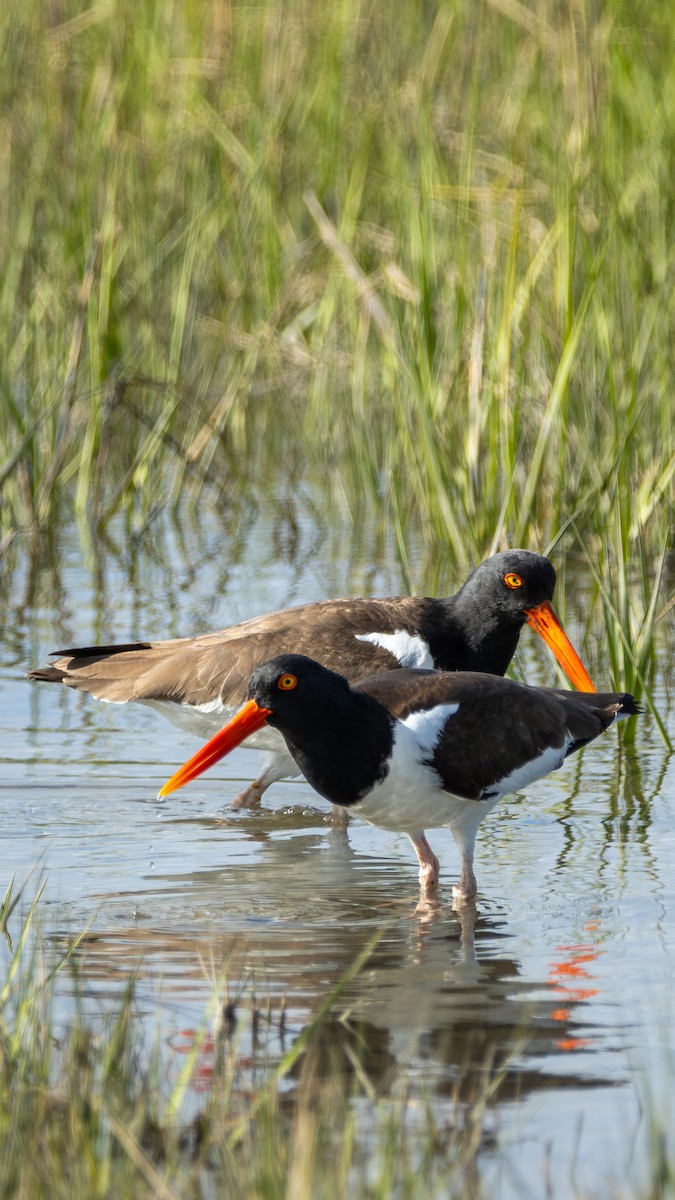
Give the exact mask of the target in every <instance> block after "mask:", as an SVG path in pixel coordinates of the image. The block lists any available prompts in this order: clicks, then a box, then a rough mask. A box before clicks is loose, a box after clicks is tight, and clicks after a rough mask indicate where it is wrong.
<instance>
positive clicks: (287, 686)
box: [277, 675, 298, 692]
mask: <svg viewBox="0 0 675 1200" xmlns="http://www.w3.org/2000/svg"><path fill="white" fill-rule="evenodd" d="M297 683H298V681H297V679H296V677H295V675H280V676H279V678H278V679H277V687H278V688H280V689H281V691H282V692H290V690H291V688H294V687H297Z"/></svg>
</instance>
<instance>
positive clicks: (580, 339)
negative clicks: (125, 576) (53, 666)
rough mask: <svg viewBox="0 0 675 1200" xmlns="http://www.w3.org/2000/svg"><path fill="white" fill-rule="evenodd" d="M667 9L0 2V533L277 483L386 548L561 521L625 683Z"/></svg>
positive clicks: (663, 411) (669, 184) (657, 408)
mask: <svg viewBox="0 0 675 1200" xmlns="http://www.w3.org/2000/svg"><path fill="white" fill-rule="evenodd" d="M673 39H674V34H673V25H672V21H671V19H670V13H669V12H668V10H667V7H664V6H663V5H662V4H661V3H659V2H658V0H643V2H642V3H640V4H639V5H638V6H637V7H636V6H635V4H628V3H627V0H609V2H608V3H605V4H603V5H597V4H593V3H590V0H588V2H583V0H582V2H581V3H569V4H567V3H565V4H562V5H560V4H554V3H553V0H537V2H536V3H534V4H532V5H530V6H525V5H522V4H516V3H510V2H509V3H505V2H502V0H486V2H481V3H473V0H471V2H470V0H449V2H448V3H440V0H436V2H434V3H431V4H428V5H425V6H422V7H420V6H419V4H417V3H414V2H413V0H403V2H402V3H401V4H399V5H397V12H396V20H395V21H393V20H392V19H391V13H390V11H389V9H388V8H387V6H383V5H381V4H378V3H376V2H375V0H338V2H337V3H336V4H332V5H319V4H317V3H316V2H311V0H263V2H262V3H260V4H257V5H254V6H250V5H238V4H234V5H233V4H229V3H226V2H225V0H188V2H187V3H184V4H180V5H178V4H176V3H172V2H169V3H164V2H161V3H160V0H134V2H133V3H131V2H130V0H101V3H92V4H90V5H87V4H86V3H83V0H55V2H54V3H52V4H49V5H45V4H44V3H42V2H41V0H7V3H6V5H5V6H4V7H3V13H2V16H1V17H0V113H1V114H2V116H1V118H0V119H1V122H2V128H1V131H0V132H1V137H0V143H1V145H2V150H1V151H0V343H1V344H2V345H3V347H4V350H3V354H2V356H0V396H1V403H0V489H1V491H0V497H1V499H0V539H3V540H2V543H0V544H2V545H7V544H8V542H9V541H10V540H11V539H12V538H13V537H15V536H16V535H17V533H21V534H22V533H25V532H27V531H31V530H36V529H45V528H49V527H51V526H53V525H54V524H55V523H58V522H60V521H64V520H71V519H72V517H73V516H75V517H76V518H77V520H78V521H79V522H80V524H81V526H82V528H83V530H85V529H86V530H87V531H88V532H87V536H91V535H92V534H93V535H96V533H97V531H98V532H100V531H102V530H105V528H106V526H107V525H108V523H109V522H110V520H111V518H112V517H113V516H114V515H115V514H117V513H118V512H120V511H122V512H123V513H124V514H125V515H126V518H127V520H128V522H129V526H130V529H132V530H136V531H138V530H139V529H140V530H142V529H143V528H146V527H147V526H148V525H149V524H150V523H151V522H152V521H153V519H154V516H155V514H156V513H157V512H158V511H159V510H161V508H162V507H164V506H166V505H172V506H176V507H177V506H179V505H181V504H183V503H190V504H197V503H199V502H201V503H209V504H215V505H217V506H218V507H219V508H220V509H222V511H223V512H224V514H225V515H227V513H228V512H230V511H231V508H232V506H233V505H235V504H237V503H239V502H241V500H242V498H248V499H249V500H250V501H252V502H255V499H256V497H257V496H259V495H261V494H262V493H266V494H268V495H270V494H271V495H274V496H278V497H279V498H280V500H282V501H283V500H285V499H286V498H287V497H291V498H292V496H293V493H294V491H295V490H296V489H297V488H298V487H305V488H307V489H308V490H309V491H310V492H311V494H312V495H313V497H314V498H315V500H316V503H317V505H318V506H319V507H320V508H321V509H322V510H323V511H324V512H325V513H326V514H330V515H331V519H333V520H334V519H335V516H334V514H336V513H339V514H340V519H341V520H343V521H345V522H346V523H348V524H349V523H351V524H353V525H355V526H356V525H358V524H359V523H360V522H363V521H368V522H371V523H373V524H374V525H377V526H378V527H379V528H380V529H381V531H382V537H383V539H384V540H385V541H386V542H387V543H388V544H389V545H390V547H391V549H392V551H393V553H395V554H397V555H398V557H399V559H400V561H401V565H402V568H403V572H404V575H405V576H406V577H408V578H411V577H412V567H411V565H410V562H409V555H410V548H411V546H413V545H414V546H415V547H420V546H422V547H425V548H429V547H433V548H434V552H435V553H436V554H442V555H444V556H445V557H449V558H450V559H451V560H452V561H453V562H454V563H455V564H456V568H457V572H458V574H461V573H463V572H464V571H465V570H466V569H467V567H468V566H469V565H471V564H473V563H474V562H475V561H477V560H478V559H479V558H480V557H481V556H483V555H484V554H486V553H487V552H488V551H489V550H490V549H492V548H494V547H497V546H504V545H508V544H511V545H520V544H525V545H530V546H533V547H536V548H539V549H548V548H550V547H555V546H556V545H557V544H558V543H561V549H563V550H569V549H573V550H575V551H576V552H578V553H580V554H581V555H585V556H586V557H587V558H588V560H589V561H591V562H592V563H593V564H594V568H595V573H596V578H597V590H598V598H599V603H598V605H597V607H596V609H595V610H594V618H595V621H596V624H597V623H602V625H603V629H604V632H605V634H606V636H607V637H608V639H610V641H611V643H612V651H611V655H612V666H613V668H614V669H615V670H616V682H617V683H618V682H621V681H623V682H624V683H627V682H628V681H630V682H631V684H632V685H634V686H636V687H638V688H640V689H641V688H643V687H648V679H649V674H650V670H652V669H653V665H654V662H653V660H654V638H653V637H652V636H651V632H652V631H653V628H654V623H655V622H657V621H659V620H660V619H666V620H667V619H669V611H670V610H669V609H668V603H667V597H666V599H665V600H664V595H663V590H661V592H660V593H659V592H657V589H656V586H655V580H657V578H658V577H659V572H660V566H659V564H661V563H662V562H664V561H665V559H664V555H665V554H666V552H667V549H668V546H669V538H670V537H671V536H672V534H671V521H672V502H673V480H674V477H675V449H674V442H673V434H672V428H673V421H672V394H673V385H674V383H675V380H674V378H673V358H672V304H673V301H672V295H673V292H672V288H673V271H674V267H675V262H674V253H675V252H674V249H673V247H674V245H675V242H674V241H673V238H672V211H673V201H674V199H675V177H674V176H673V171H672V162H673V158H674V157H675V134H674V130H675V65H674V64H675V53H673V51H674V49H675V47H674V44H673ZM411 581H412V580H411ZM636 581H637V582H638V585H639V586H638V588H637V594H636V593H635V587H636ZM418 586H419V584H418ZM425 586H426V585H425ZM629 593H631V598H630V600H629V599H628V597H629ZM629 609H630V611H629ZM636 626H637V628H638V630H639V631H641V632H640V638H641V640H640V643H639V645H637V646H636V644H635V639H634V633H635V628H636ZM648 631H649V632H648Z"/></svg>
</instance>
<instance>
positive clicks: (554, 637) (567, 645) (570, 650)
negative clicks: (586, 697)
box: [525, 600, 595, 692]
mask: <svg viewBox="0 0 675 1200" xmlns="http://www.w3.org/2000/svg"><path fill="white" fill-rule="evenodd" d="M525 616H526V618H527V623H528V625H531V626H532V628H533V629H535V630H536V632H537V633H538V634H539V637H541V638H543V639H544V641H545V642H546V645H547V646H548V647H549V649H550V650H552V651H553V653H554V654H555V656H556V658H557V660H558V662H559V663H560V666H561V667H562V669H563V671H564V672H565V674H566V675H567V677H568V679H571V681H572V683H573V684H574V686H575V687H577V688H578V689H579V691H580V692H594V691H595V687H594V686H593V684H592V682H591V679H590V676H589V674H588V671H587V670H586V668H585V666H584V664H583V663H582V661H581V659H580V658H579V655H578V654H577V652H576V650H575V649H574V646H573V645H572V643H571V641H570V640H569V638H568V636H567V634H566V633H565V630H564V629H563V627H562V625H561V624H560V621H559V620H558V618H557V617H556V615H555V613H554V611H553V608H552V606H551V604H549V602H548V600H544V602H543V604H538V605H537V607H536V608H528V609H526V610H525Z"/></svg>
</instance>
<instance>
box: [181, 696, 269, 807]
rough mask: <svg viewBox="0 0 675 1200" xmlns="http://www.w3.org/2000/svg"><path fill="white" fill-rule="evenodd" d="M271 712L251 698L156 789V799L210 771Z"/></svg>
mask: <svg viewBox="0 0 675 1200" xmlns="http://www.w3.org/2000/svg"><path fill="white" fill-rule="evenodd" d="M271 715H272V709H271V708H261V707H260V705H259V704H256V702H255V700H249V701H248V702H247V703H246V704H245V705H244V707H243V708H240V709H239V712H238V713H236V715H235V716H234V717H233V718H232V720H231V721H228V723H227V725H224V726H223V728H222V729H221V730H219V732H218V733H216V734H215V735H214V737H212V738H211V740H210V742H207V743H206V745H205V746H202V748H201V750H198V751H197V753H196V754H193V756H192V758H191V759H190V761H189V762H186V763H185V764H184V765H183V766H182V767H179V769H178V770H177V771H176V774H175V775H172V776H171V779H170V780H169V781H168V783H165V784H164V787H163V788H161V789H160V791H159V792H158V793H157V799H158V800H162V799H164V797H165V796H169V795H170V794H171V792H175V791H177V790H178V788H182V787H184V786H185V784H186V783H189V782H190V780H191V779H196V777H197V776H198V775H201V774H202V772H203V771H207V770H208V768H209V767H212V766H213V764H214V763H217V762H218V760H219V759H221V758H224V757H225V755H226V754H229V752H230V750H234V748H235V746H238V745H239V744H240V742H243V741H245V739H246V738H247V737H250V736H251V734H252V733H255V732H256V730H257V729H260V728H261V727H262V726H263V725H264V724H265V721H266V720H267V718H268V717H269V716H271Z"/></svg>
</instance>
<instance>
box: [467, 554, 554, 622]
mask: <svg viewBox="0 0 675 1200" xmlns="http://www.w3.org/2000/svg"><path fill="white" fill-rule="evenodd" d="M554 590H555V568H554V567H553V564H552V563H551V562H549V560H548V559H547V558H544V556H543V555H542V554H535V553H534V552H533V551H532V550H503V551H502V552H501V553H500V554H493V555H492V556H491V558H488V559H486V560H485V562H482V563H481V564H480V566H478V567H476V568H475V570H474V571H472V572H471V574H470V576H469V578H468V579H467V581H466V583H465V584H464V587H463V588H462V589H461V590H460V591H459V592H458V594H457V600H458V601H460V602H462V601H463V602H464V603H466V602H467V601H468V602H470V603H472V604H476V605H477V606H478V607H479V608H480V610H481V612H482V613H483V614H484V618H485V617H488V616H492V617H493V618H496V619H498V620H499V622H500V623H503V622H505V621H508V622H509V623H512V624H514V625H522V624H524V622H525V621H526V620H527V614H528V612H529V611H530V609H533V608H538V607H539V605H540V604H543V603H545V602H546V601H549V602H550V601H551V600H552V599H553V592H554Z"/></svg>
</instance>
